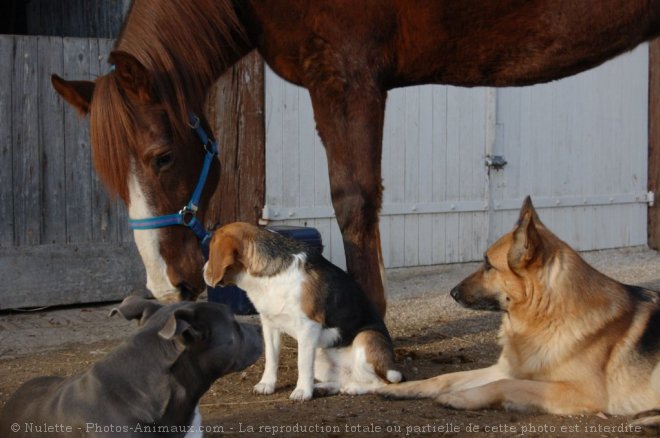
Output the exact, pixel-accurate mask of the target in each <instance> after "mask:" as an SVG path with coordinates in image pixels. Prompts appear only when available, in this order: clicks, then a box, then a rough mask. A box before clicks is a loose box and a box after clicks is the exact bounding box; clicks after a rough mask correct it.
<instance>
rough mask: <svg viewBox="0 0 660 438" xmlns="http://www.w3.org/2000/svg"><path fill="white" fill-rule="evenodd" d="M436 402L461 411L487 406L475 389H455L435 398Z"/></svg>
mask: <svg viewBox="0 0 660 438" xmlns="http://www.w3.org/2000/svg"><path fill="white" fill-rule="evenodd" d="M433 401H434V402H435V403H436V404H439V405H440V406H443V407H445V408H449V409H456V410H460V411H466V410H470V411H471V410H477V409H484V408H486V407H488V406H487V404H486V403H484V400H483V399H482V397H480V396H479V395H478V393H476V392H475V391H474V390H469V389H467V390H465V391H454V392H446V393H444V394H440V395H439V396H437V397H436V398H435V399H434V400H433Z"/></svg>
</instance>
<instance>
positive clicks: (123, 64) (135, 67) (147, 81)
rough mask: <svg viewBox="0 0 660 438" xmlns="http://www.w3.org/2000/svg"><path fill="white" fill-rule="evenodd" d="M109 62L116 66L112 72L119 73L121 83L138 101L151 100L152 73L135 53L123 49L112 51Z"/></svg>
mask: <svg viewBox="0 0 660 438" xmlns="http://www.w3.org/2000/svg"><path fill="white" fill-rule="evenodd" d="M108 62H109V63H110V64H112V65H113V66H114V72H113V73H112V74H115V75H117V79H118V80H119V84H120V85H121V87H122V88H123V89H124V90H126V91H127V92H128V93H129V94H130V95H132V96H133V97H134V98H136V99H137V100H138V101H140V102H143V103H147V102H151V101H152V100H154V99H152V97H153V93H152V90H151V82H152V81H151V75H150V74H149V71H148V70H147V69H146V68H145V67H144V65H142V63H141V62H140V61H138V60H137V59H136V58H135V57H134V56H133V55H130V54H128V53H126V52H122V51H121V50H115V51H113V52H112V53H110V56H109V57H108Z"/></svg>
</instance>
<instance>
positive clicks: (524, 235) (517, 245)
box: [507, 196, 543, 271]
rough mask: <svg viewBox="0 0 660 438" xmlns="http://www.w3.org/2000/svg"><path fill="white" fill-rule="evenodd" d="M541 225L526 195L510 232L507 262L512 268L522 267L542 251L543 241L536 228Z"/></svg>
mask: <svg viewBox="0 0 660 438" xmlns="http://www.w3.org/2000/svg"><path fill="white" fill-rule="evenodd" d="M542 226H543V225H542V224H541V222H540V220H539V217H538V215H537V214H536V210H535V209H534V206H533V205H532V200H531V199H530V197H529V196H528V197H527V198H525V202H524V203H523V206H522V208H521V209H520V218H519V219H518V224H517V225H516V227H515V228H514V230H513V232H512V238H513V241H512V243H511V248H509V253H508V254H507V262H508V263H509V267H511V269H512V270H514V271H517V270H521V269H524V268H525V267H527V266H528V265H529V263H530V262H531V261H532V260H534V259H535V258H536V256H537V255H538V254H539V253H540V252H541V251H542V249H543V241H542V238H541V233H539V230H538V227H542Z"/></svg>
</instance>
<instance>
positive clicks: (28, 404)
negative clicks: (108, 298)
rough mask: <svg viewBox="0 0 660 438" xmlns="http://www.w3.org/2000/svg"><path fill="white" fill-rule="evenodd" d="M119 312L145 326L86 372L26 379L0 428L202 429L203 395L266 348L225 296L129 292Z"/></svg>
mask: <svg viewBox="0 0 660 438" xmlns="http://www.w3.org/2000/svg"><path fill="white" fill-rule="evenodd" d="M115 313H119V314H121V315H123V316H124V317H125V318H126V319H138V320H139V323H140V325H141V326H142V327H141V328H140V329H139V330H138V332H137V333H136V334H135V335H134V336H132V337H131V338H129V339H128V340H126V341H125V342H124V343H123V344H122V345H120V346H119V348H117V350H116V351H114V352H112V353H110V354H108V356H107V357H105V358H104V359H103V360H102V361H100V362H98V363H96V364H95V365H94V366H92V368H91V369H90V370H89V371H87V372H86V373H84V374H81V375H78V376H73V377H69V378H63V377H38V378H36V379H33V380H30V381H29V382H27V383H25V384H24V385H23V386H21V387H20V388H19V389H18V390H17V391H16V393H14V395H12V397H11V398H10V399H9V401H8V402H7V404H6V405H5V407H4V409H3V411H2V414H0V436H3V437H21V436H39V437H43V436H49V437H50V436H66V437H72V436H140V437H149V436H168V437H169V436H171V437H177V436H201V433H200V432H201V430H200V428H199V426H200V425H201V417H200V416H199V410H198V409H197V405H198V403H199V399H200V398H201V397H202V395H203V394H204V393H205V392H206V391H207V390H208V389H209V387H210V386H211V384H212V383H213V382H214V381H215V380H216V379H218V378H219V377H221V376H223V375H225V374H227V373H231V372H234V371H240V370H242V369H244V368H246V367H248V366H249V365H251V364H252V363H254V362H255V361H256V360H257V358H258V357H259V356H260V355H261V343H262V341H261V336H260V334H259V332H258V330H257V329H256V327H254V326H248V325H244V324H239V323H237V322H236V320H235V319H234V316H233V314H232V313H231V312H230V311H229V309H228V308H227V307H226V306H223V305H220V304H213V303H189V302H188V303H179V304H173V305H169V306H163V305H161V304H158V303H156V302H154V301H149V300H145V299H142V298H137V297H128V298H126V299H125V300H124V301H123V302H122V303H121V305H120V306H119V307H118V308H116V309H113V310H112V312H111V315H112V314H115Z"/></svg>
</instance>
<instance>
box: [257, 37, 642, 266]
mask: <svg viewBox="0 0 660 438" xmlns="http://www.w3.org/2000/svg"><path fill="white" fill-rule="evenodd" d="M647 96H648V48H647V46H646V45H643V46H641V47H639V48H637V49H636V50H634V51H633V52H631V53H629V54H626V55H623V56H622V57H619V58H617V59H615V60H613V61H610V62H608V63H607V64H605V65H603V66H601V67H599V68H597V69H595V70H592V71H590V72H586V73H583V74H580V75H578V76H575V77H572V78H568V79H564V80H561V81H557V82H554V83H551V84H545V85H537V86H534V87H523V88H506V89H498V90H495V89H488V88H473V89H465V88H456V87H445V86H437V85H428V86H421V87H410V88H405V89H397V90H392V91H390V93H389V95H388V100H387V111H386V116H385V117H386V120H385V131H384V141H383V158H382V160H383V161H382V168H383V184H384V186H385V193H384V196H383V210H382V214H381V237H382V245H383V256H384V260H385V264H386V266H387V267H399V266H417V265H430V264H440V263H452V262H460V261H469V260H477V259H480V258H481V255H482V253H483V251H484V250H485V249H486V248H487V246H488V244H489V242H492V241H493V240H494V239H495V238H497V237H498V236H499V235H501V234H502V233H503V232H506V231H508V230H509V229H510V228H511V227H512V226H513V223H514V222H515V219H516V215H517V210H518V208H519V207H520V204H521V202H522V199H523V198H524V196H526V195H527V194H531V195H532V197H533V199H534V202H535V204H536V205H537V206H538V207H540V214H541V218H542V219H543V220H544V222H546V224H547V225H548V226H549V227H551V228H552V229H553V230H554V231H555V232H556V233H557V234H558V235H559V236H560V237H562V238H563V239H565V240H566V241H567V242H568V243H569V244H571V245H574V246H575V247H577V248H578V249H584V250H587V249H600V248H611V247H620V246H630V245H641V244H645V243H646V198H647V195H646V174H647V171H646V166H647V142H648V141H647V137H648V134H647V100H648V97H647ZM492 156H502V157H504V159H505V160H506V161H507V164H506V165H505V166H504V168H503V169H501V170H494V169H490V168H488V167H487V166H486V162H487V159H488V158H489V157H492ZM263 216H264V218H265V219H267V220H269V221H276V222H280V223H288V224H298V225H307V226H311V227H315V228H317V229H319V231H320V232H321V234H322V236H323V242H324V245H325V255H326V256H327V257H328V258H330V259H331V260H332V261H333V262H334V263H337V264H339V265H341V266H343V265H344V255H343V247H342V242H341V235H340V233H339V229H338V226H337V223H336V221H335V220H334V212H333V209H332V205H331V202H330V190H329V184H328V174H327V166H326V157H325V151H324V149H323V146H322V144H321V142H320V140H319V138H318V135H317V134H316V129H315V126H314V121H313V114H312V108H311V102H310V99H309V94H308V93H307V91H306V90H305V89H302V88H299V87H296V86H293V85H291V84H288V83H286V82H285V81H283V80H282V79H280V78H279V77H277V76H276V75H275V74H274V73H273V72H272V71H270V70H268V71H267V73H266V205H265V206H264V213H263Z"/></svg>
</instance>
